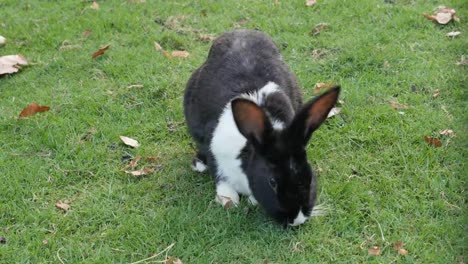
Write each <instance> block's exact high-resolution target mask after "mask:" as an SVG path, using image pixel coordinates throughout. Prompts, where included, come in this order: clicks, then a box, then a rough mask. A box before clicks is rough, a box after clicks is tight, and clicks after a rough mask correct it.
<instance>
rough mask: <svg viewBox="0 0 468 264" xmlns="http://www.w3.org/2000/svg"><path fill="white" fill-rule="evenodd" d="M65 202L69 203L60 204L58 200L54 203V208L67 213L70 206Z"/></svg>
mask: <svg viewBox="0 0 468 264" xmlns="http://www.w3.org/2000/svg"><path fill="white" fill-rule="evenodd" d="M66 202H69V201H64V202H62V201H60V200H59V201H58V202H57V203H55V207H57V208H59V209H62V210H63V211H64V212H67V211H68V210H70V208H71V206H70V205H69V204H68V203H66Z"/></svg>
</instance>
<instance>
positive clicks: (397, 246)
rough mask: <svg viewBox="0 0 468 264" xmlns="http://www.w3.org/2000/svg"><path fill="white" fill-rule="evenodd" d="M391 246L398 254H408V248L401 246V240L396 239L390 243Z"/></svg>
mask: <svg viewBox="0 0 468 264" xmlns="http://www.w3.org/2000/svg"><path fill="white" fill-rule="evenodd" d="M392 247H393V249H394V250H396V251H397V252H398V254H399V255H408V250H406V249H404V248H403V242H401V241H397V242H395V243H392Z"/></svg>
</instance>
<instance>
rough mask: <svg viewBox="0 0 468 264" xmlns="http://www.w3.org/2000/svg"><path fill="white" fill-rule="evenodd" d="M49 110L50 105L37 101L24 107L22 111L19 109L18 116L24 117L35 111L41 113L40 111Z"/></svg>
mask: <svg viewBox="0 0 468 264" xmlns="http://www.w3.org/2000/svg"><path fill="white" fill-rule="evenodd" d="M49 110H50V107H48V106H40V105H39V104H38V103H36V102H34V103H32V104H30V105H28V106H26V108H24V109H23V111H21V113H20V115H19V118H26V117H28V116H31V115H34V114H35V113H42V112H46V111H49Z"/></svg>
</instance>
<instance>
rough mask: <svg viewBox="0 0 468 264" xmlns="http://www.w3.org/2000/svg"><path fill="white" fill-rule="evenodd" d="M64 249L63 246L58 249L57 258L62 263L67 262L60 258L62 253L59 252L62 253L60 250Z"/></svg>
mask: <svg viewBox="0 0 468 264" xmlns="http://www.w3.org/2000/svg"><path fill="white" fill-rule="evenodd" d="M62 249H63V247H61V248H59V249H58V250H57V258H58V260H59V261H60V263H62V264H65V262H63V260H62V259H61V258H60V254H59V253H60V250H62Z"/></svg>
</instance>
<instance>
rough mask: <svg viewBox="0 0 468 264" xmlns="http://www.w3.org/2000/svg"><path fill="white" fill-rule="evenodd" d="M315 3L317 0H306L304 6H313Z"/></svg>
mask: <svg viewBox="0 0 468 264" xmlns="http://www.w3.org/2000/svg"><path fill="white" fill-rule="evenodd" d="M315 4H317V0H307V1H306V6H314V5H315Z"/></svg>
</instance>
